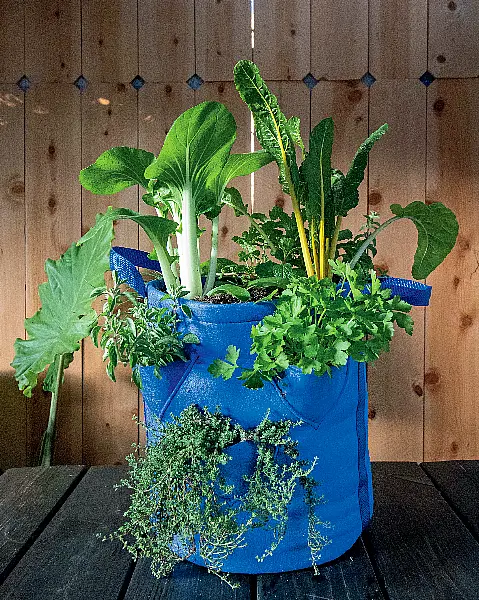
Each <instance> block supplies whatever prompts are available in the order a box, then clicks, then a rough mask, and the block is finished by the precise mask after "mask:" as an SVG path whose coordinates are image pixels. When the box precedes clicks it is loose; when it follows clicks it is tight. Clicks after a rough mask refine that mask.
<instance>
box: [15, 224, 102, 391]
mask: <svg viewBox="0 0 479 600" xmlns="http://www.w3.org/2000/svg"><path fill="white" fill-rule="evenodd" d="M90 232H91V233H90V236H89V238H88V240H86V241H85V242H84V243H82V244H81V245H78V243H73V244H72V245H71V246H70V247H69V248H68V250H67V251H66V252H65V254H63V255H62V256H61V257H60V258H59V259H58V260H56V261H54V260H51V259H48V260H47V261H46V263H45V271H46V274H47V276H48V281H47V282H46V283H42V284H41V285H40V287H39V290H38V292H39V295H40V300H41V304H42V306H41V308H40V309H39V310H38V311H37V312H36V313H35V314H34V315H33V316H32V317H30V318H28V319H26V320H25V329H26V332H27V336H28V337H27V339H26V340H22V339H17V340H16V342H15V358H14V359H13V362H12V367H13V368H14V369H15V378H16V379H17V381H18V387H19V388H20V390H23V393H24V394H25V395H26V396H31V394H32V390H33V388H34V387H35V386H36V385H37V380H38V375H39V374H40V373H42V372H43V371H44V370H45V368H46V367H47V366H48V365H51V364H52V363H53V362H54V361H55V358H56V357H57V356H58V355H59V354H71V353H74V352H75V351H76V350H78V349H79V348H80V341H81V340H82V339H84V338H85V337H87V336H88V335H89V334H90V331H91V328H92V327H93V325H94V324H95V323H96V320H97V314H96V312H95V311H94V310H93V308H92V306H91V304H92V297H91V293H92V291H93V290H95V289H96V288H99V287H100V286H102V285H104V273H105V271H107V270H108V268H109V257H110V248H111V242H112V240H113V224H112V222H111V221H105V220H102V218H101V215H99V217H98V218H97V223H96V225H95V226H94V227H93V228H92V229H91V230H90Z"/></svg>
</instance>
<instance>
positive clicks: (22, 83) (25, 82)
mask: <svg viewBox="0 0 479 600" xmlns="http://www.w3.org/2000/svg"><path fill="white" fill-rule="evenodd" d="M17 85H18V87H19V88H20V89H21V90H22V92H27V91H28V90H29V89H30V86H31V85H32V84H31V82H30V79H28V77H27V76H26V75H23V77H21V78H20V79H19V80H18V81H17Z"/></svg>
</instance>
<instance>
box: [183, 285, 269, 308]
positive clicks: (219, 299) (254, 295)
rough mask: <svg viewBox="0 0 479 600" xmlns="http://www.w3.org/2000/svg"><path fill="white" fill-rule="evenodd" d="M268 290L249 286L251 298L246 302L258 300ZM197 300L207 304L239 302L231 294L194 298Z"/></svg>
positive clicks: (267, 292)
mask: <svg viewBox="0 0 479 600" xmlns="http://www.w3.org/2000/svg"><path fill="white" fill-rule="evenodd" d="M269 292H270V290H267V289H266V288H257V287H254V288H251V289H250V290H249V293H250V295H251V298H250V299H249V300H248V302H258V301H259V300H262V299H263V298H266V296H267V295H268V294H269ZM195 300H197V301H198V302H207V303H209V304H241V302H242V301H241V300H238V298H235V297H234V296H231V294H214V295H213V296H203V297H201V298H195Z"/></svg>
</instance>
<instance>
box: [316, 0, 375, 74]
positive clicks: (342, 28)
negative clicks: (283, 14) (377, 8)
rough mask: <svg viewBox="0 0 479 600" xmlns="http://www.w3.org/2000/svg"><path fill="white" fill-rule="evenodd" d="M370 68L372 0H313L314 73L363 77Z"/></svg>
mask: <svg viewBox="0 0 479 600" xmlns="http://www.w3.org/2000/svg"><path fill="white" fill-rule="evenodd" d="M304 66H306V65H304ZM367 70H368V3H367V2H364V0H349V2H335V0H326V1H325V0H322V2H314V0H313V1H312V2H311V73H312V74H313V75H314V76H315V77H316V78H317V79H320V78H323V77H324V78H326V79H344V80H346V79H359V78H360V77H362V76H363V75H364V74H365V73H366V71H367Z"/></svg>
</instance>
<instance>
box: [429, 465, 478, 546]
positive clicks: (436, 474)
mask: <svg viewBox="0 0 479 600" xmlns="http://www.w3.org/2000/svg"><path fill="white" fill-rule="evenodd" d="M468 463H469V464H468ZM421 466H422V468H423V469H424V470H425V471H426V473H427V474H428V475H429V477H431V479H432V480H433V481H434V483H435V485H436V486H437V487H438V488H439V490H440V492H441V494H442V495H443V496H444V497H445V498H446V500H447V501H448V502H449V503H450V504H451V506H452V507H453V508H454V510H455V511H456V512H457V513H458V515H459V516H460V517H461V519H462V520H463V521H464V523H466V525H467V526H468V527H469V529H470V530H471V531H472V532H473V533H474V535H475V536H476V538H477V539H478V540H479V509H478V507H479V462H478V461H448V462H433V463H432V462H429V463H423V464H422V465H421Z"/></svg>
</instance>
